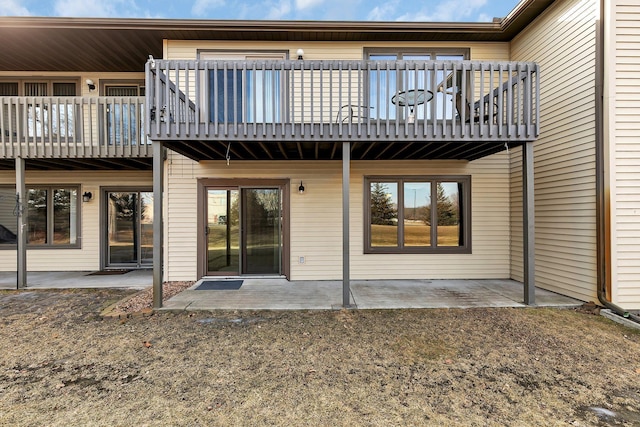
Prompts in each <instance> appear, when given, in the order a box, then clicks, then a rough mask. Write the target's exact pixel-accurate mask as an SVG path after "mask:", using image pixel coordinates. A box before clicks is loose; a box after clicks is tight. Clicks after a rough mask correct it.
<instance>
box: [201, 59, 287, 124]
mask: <svg viewBox="0 0 640 427" xmlns="http://www.w3.org/2000/svg"><path fill="white" fill-rule="evenodd" d="M199 58H200V59H202V60H216V61H225V63H222V64H221V63H219V64H218V65H217V66H216V67H215V69H210V70H209V75H208V76H207V97H206V99H208V109H209V120H210V121H211V122H217V123H244V122H246V123H277V122H279V121H281V120H282V114H283V112H284V105H285V97H284V94H283V92H284V90H285V89H286V85H285V83H284V81H283V80H284V74H285V72H284V71H283V70H282V69H280V68H278V67H275V66H274V64H273V62H272V61H277V60H283V59H285V58H286V53H284V52H282V53H280V52H253V53H241V52H238V53H229V52H200V54H199Z"/></svg>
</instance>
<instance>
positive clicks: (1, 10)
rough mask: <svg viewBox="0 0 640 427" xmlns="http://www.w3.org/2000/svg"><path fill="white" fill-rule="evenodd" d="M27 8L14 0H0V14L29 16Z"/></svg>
mask: <svg viewBox="0 0 640 427" xmlns="http://www.w3.org/2000/svg"><path fill="white" fill-rule="evenodd" d="M29 15H31V13H30V12H29V10H28V9H27V8H26V7H24V6H22V5H21V4H20V2H19V1H16V0H0V16H29Z"/></svg>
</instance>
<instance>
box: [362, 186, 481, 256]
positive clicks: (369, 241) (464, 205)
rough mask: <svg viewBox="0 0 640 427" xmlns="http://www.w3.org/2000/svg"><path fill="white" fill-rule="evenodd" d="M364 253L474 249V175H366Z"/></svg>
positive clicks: (462, 250) (441, 251)
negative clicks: (472, 245) (472, 241)
mask: <svg viewBox="0 0 640 427" xmlns="http://www.w3.org/2000/svg"><path fill="white" fill-rule="evenodd" d="M364 200H365V203H366V206H365V214H366V221H365V239H366V242H365V252H366V253H403V252H406V253H470V252H471V178H470V177H469V176H433V177H429V176H406V177H366V178H365V198H364Z"/></svg>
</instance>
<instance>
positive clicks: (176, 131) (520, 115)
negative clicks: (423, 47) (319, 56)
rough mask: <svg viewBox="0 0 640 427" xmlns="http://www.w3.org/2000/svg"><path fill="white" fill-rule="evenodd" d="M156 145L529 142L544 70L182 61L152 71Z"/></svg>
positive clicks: (150, 109) (447, 64)
mask: <svg viewBox="0 0 640 427" xmlns="http://www.w3.org/2000/svg"><path fill="white" fill-rule="evenodd" d="M146 78H147V87H146V94H147V100H148V104H147V116H148V117H150V120H149V121H148V123H147V126H148V127H147V132H148V135H149V137H150V138H151V139H157V140H180V141H188V140H207V139H211V140H219V141H234V140H240V141H268V140H279V141H287V140H289V141H327V140H329V141H381V140H387V141H397V140H404V141H411V140H415V141H453V140H467V141H476V140H477V141H500V140H505V141H531V140H534V139H536V137H537V136H538V133H539V120H538V118H539V102H538V100H539V93H540V88H539V79H538V66H537V64H535V63H528V62H526V63H525V62H488V61H306V60H305V61H302V60H301V61H268V60H263V61H179V60H175V61H174V60H154V61H149V62H148V63H147V66H146Z"/></svg>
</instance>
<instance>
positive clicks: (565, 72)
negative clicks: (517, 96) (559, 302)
mask: <svg viewBox="0 0 640 427" xmlns="http://www.w3.org/2000/svg"><path fill="white" fill-rule="evenodd" d="M596 12H597V1H595V0H567V1H557V2H555V3H554V4H553V5H552V6H550V7H549V8H548V9H547V10H546V11H545V12H544V13H543V14H541V15H540V16H539V17H538V18H537V19H536V20H535V21H534V22H533V23H532V24H530V25H529V27H527V29H525V30H524V31H523V32H521V33H520V34H519V35H518V36H517V37H516V38H515V39H514V40H513V42H512V44H511V60H514V61H536V62H537V63H538V64H539V65H540V75H541V78H540V79H541V82H540V91H541V92H540V99H541V108H540V116H541V117H540V121H541V129H540V138H539V139H538V140H537V141H535V143H534V162H535V216H536V218H535V231H536V234H535V238H536V246H535V263H536V266H535V267H536V268H535V275H536V276H535V284H536V286H537V287H540V288H544V289H549V290H552V291H556V292H559V293H562V294H564V295H569V296H572V297H575V298H578V299H581V300H585V301H589V300H594V299H595V298H596V223H595V214H596V210H595V120H594V115H595V74H594V70H595V68H594V67H595V41H596V33H595V18H596ZM560 40H561V41H562V42H558V41H560ZM511 225H512V226H511V232H512V245H511V247H512V251H511V277H512V278H514V279H516V280H522V275H523V273H522V176H521V150H520V149H515V150H512V151H511Z"/></svg>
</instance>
